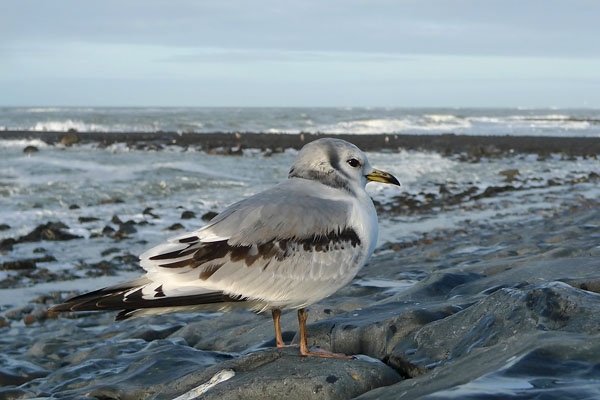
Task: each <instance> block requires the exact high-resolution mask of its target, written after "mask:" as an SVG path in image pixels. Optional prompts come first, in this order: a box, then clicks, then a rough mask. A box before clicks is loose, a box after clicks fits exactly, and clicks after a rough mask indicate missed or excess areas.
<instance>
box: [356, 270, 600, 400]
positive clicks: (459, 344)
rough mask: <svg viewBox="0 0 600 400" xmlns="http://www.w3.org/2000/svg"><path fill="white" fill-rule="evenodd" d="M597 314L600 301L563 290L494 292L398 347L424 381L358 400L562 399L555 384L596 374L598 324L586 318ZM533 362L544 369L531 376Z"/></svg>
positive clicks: (591, 387) (598, 388)
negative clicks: (428, 398)
mask: <svg viewBox="0 0 600 400" xmlns="http://www.w3.org/2000/svg"><path fill="white" fill-rule="evenodd" d="M599 313H600V295H598V294H596V293H591V292H586V291H583V290H580V289H576V288H573V287H571V286H569V285H567V284H564V283H561V282H550V283H544V284H538V285H529V286H526V287H523V288H520V289H514V288H511V289H509V288H504V289H499V290H497V291H495V292H494V293H492V294H491V295H489V296H486V297H485V298H484V299H482V300H481V301H479V302H477V303H476V304H474V305H472V306H471V307H469V308H467V309H465V310H464V311H461V312H458V313H456V314H453V315H451V316H449V317H448V318H445V319H443V320H438V321H434V322H432V323H430V324H427V325H426V326H424V327H423V328H421V329H420V330H418V331H416V332H415V334H414V335H413V336H412V340H411V341H403V342H400V343H399V344H398V345H397V347H396V348H395V349H394V351H393V353H394V354H396V355H398V356H402V357H408V358H409V359H410V360H411V361H413V362H415V363H417V364H420V365H428V366H429V367H430V368H432V371H431V372H430V373H428V374H425V375H422V376H419V377H417V378H415V379H412V380H410V381H404V382H401V383H399V384H397V385H394V386H391V387H388V388H384V389H378V390H374V391H372V392H369V393H368V394H365V395H364V396H362V397H361V399H396V398H418V397H420V396H425V395H428V394H433V393H435V394H436V395H435V398H436V399H437V398H484V396H488V395H491V394H493V393H496V392H497V391H501V390H503V391H504V392H503V393H504V395H506V394H507V393H512V395H517V394H518V395H519V398H525V397H523V396H534V394H535V395H540V392H544V396H548V397H544V398H557V399H558V398H568V396H567V397H560V396H559V395H558V394H559V393H561V394H562V395H563V396H564V395H565V392H560V391H559V392H555V390H556V389H557V388H560V387H561V383H560V379H561V376H562V375H564V374H567V375H568V376H571V377H575V378H577V379H582V380H585V377H589V376H591V375H590V374H592V375H593V373H592V371H594V370H596V369H597V368H598V367H597V366H598V363H599V362H600V352H598V350H600V320H598V319H597V318H590V316H591V315H599ZM534 360H538V361H540V362H541V361H542V360H543V363H541V364H540V365H538V366H537V367H536V369H530V367H531V365H533V364H535V362H537V361H534ZM511 376H515V377H518V379H517V378H515V382H513V383H512V384H513V385H517V384H518V386H516V387H512V388H511V387H509V388H506V387H504V388H503V387H502V386H503V385H504V384H506V380H507V379H509V378H511ZM484 383H485V384H484ZM542 383H543V384H542ZM580 384H581V382H580ZM583 386H584V387H585V389H584V390H585V391H588V392H589V393H600V383H598V382H597V381H595V382H593V381H592V382H587V383H586V384H585V385H583ZM507 389H511V390H508V391H507ZM574 389H577V385H575V384H574V383H571V384H570V389H569V390H571V391H573V390H574ZM442 393H443V394H442ZM582 393H583V392H582ZM467 395H468V396H472V397H467ZM571 396H573V393H572V392H571Z"/></svg>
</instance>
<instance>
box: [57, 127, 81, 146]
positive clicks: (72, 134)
mask: <svg viewBox="0 0 600 400" xmlns="http://www.w3.org/2000/svg"><path fill="white" fill-rule="evenodd" d="M60 143H61V144H63V145H65V146H72V145H74V144H76V143H79V135H78V134H77V131H76V130H74V129H69V131H68V132H67V133H66V134H64V135H63V137H62V138H61V139H60Z"/></svg>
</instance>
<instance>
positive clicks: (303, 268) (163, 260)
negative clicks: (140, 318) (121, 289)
mask: <svg viewBox="0 0 600 400" xmlns="http://www.w3.org/2000/svg"><path fill="white" fill-rule="evenodd" d="M318 189H322V188H318ZM315 190H316V189H315V186H312V185H311V183H310V182H307V183H306V184H304V183H303V182H300V183H295V184H294V185H290V184H287V185H285V184H284V185H279V186H277V187H275V188H273V189H271V190H269V191H266V192H262V193H260V194H258V195H256V196H253V197H250V198H248V199H246V200H244V201H241V202H239V203H236V204H234V205H233V206H231V207H229V208H228V209H226V210H225V211H224V212H223V213H221V214H220V215H218V216H217V217H215V219H214V220H213V221H211V222H210V223H209V224H208V225H207V226H205V227H204V228H202V229H200V230H198V231H195V232H191V233H188V234H185V235H180V236H177V237H175V238H173V239H171V240H170V241H168V242H166V243H164V244H162V245H159V246H157V247H155V248H153V249H151V250H149V251H147V252H146V253H144V254H142V256H141V264H142V266H143V267H144V269H146V270H147V271H148V272H147V275H146V276H147V278H148V279H150V281H152V282H153V284H152V285H149V286H148V287H147V288H146V289H144V296H145V297H146V298H147V299H151V298H152V297H153V296H156V295H157V290H156V289H157V287H160V295H161V296H193V295H197V294H199V293H207V292H221V293H225V294H227V295H228V296H231V297H232V298H240V299H247V300H254V301H256V300H258V301H259V302H261V304H262V306H261V307H267V306H269V305H270V306H282V307H283V306H289V307H301V306H305V305H307V304H311V303H313V302H315V301H318V300H320V299H322V298H324V297H326V296H328V295H330V294H331V293H333V292H334V291H336V290H337V289H338V288H339V287H341V286H343V285H345V284H346V283H348V282H349V281H350V280H351V279H352V278H353V276H354V275H355V274H356V272H357V271H358V269H359V268H360V267H361V266H362V264H363V263H364V262H365V261H366V258H367V256H368V254H366V253H367V252H366V251H365V250H364V248H365V246H364V245H362V243H361V242H362V240H363V239H362V238H360V237H359V235H358V233H357V231H356V230H354V229H353V228H352V226H351V225H350V223H349V221H348V215H349V208H350V207H351V206H352V205H351V203H350V202H348V201H344V200H343V199H341V198H339V196H337V197H336V196H335V195H334V193H332V194H331V196H330V197H328V194H327V193H322V192H316V191H315ZM325 192H327V191H326V190H325Z"/></svg>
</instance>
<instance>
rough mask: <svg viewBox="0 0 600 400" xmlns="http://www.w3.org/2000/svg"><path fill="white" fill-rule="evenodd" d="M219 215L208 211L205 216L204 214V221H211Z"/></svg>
mask: <svg viewBox="0 0 600 400" xmlns="http://www.w3.org/2000/svg"><path fill="white" fill-rule="evenodd" d="M217 215H219V213H216V212H214V211H208V212H206V213H204V214H202V217H201V218H202V221H206V222H208V221H210V220H211V219H213V218H214V217H216V216H217Z"/></svg>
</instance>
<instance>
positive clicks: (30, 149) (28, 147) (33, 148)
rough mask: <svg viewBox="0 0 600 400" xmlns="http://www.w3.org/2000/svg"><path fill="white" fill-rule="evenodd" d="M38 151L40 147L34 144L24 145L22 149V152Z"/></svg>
mask: <svg viewBox="0 0 600 400" xmlns="http://www.w3.org/2000/svg"><path fill="white" fill-rule="evenodd" d="M38 151H40V149H38V148H37V147H35V146H31V145H29V146H25V148H24V149H23V153H25V154H33V153H37V152H38Z"/></svg>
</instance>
